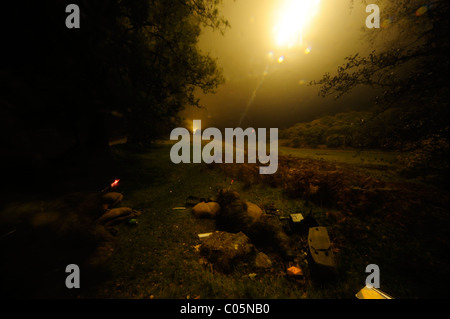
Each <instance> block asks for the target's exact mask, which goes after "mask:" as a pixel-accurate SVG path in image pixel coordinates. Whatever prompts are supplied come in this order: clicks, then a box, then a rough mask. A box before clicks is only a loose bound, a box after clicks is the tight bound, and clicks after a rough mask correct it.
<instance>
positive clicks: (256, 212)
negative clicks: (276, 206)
mask: <svg viewBox="0 0 450 319" xmlns="http://www.w3.org/2000/svg"><path fill="white" fill-rule="evenodd" d="M247 214H248V215H249V216H250V217H252V218H253V221H257V220H259V219H260V218H261V215H262V214H263V211H262V209H261V208H259V207H258V206H257V205H255V204H253V203H250V202H247Z"/></svg>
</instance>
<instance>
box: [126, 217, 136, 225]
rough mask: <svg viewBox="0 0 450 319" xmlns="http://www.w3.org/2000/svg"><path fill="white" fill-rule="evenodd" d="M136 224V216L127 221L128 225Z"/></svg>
mask: <svg viewBox="0 0 450 319" xmlns="http://www.w3.org/2000/svg"><path fill="white" fill-rule="evenodd" d="M137 224H138V220H137V219H136V218H133V219H130V220H129V221H128V225H137Z"/></svg>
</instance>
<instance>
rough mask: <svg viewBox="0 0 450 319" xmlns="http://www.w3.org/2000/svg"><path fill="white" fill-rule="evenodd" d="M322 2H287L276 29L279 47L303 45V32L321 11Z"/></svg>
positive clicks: (303, 0)
mask: <svg viewBox="0 0 450 319" xmlns="http://www.w3.org/2000/svg"><path fill="white" fill-rule="evenodd" d="M319 4H320V0H286V1H284V5H283V6H282V8H281V10H280V14H279V16H278V23H277V25H276V26H275V28H274V33H275V42H276V44H277V45H278V46H287V47H293V46H294V45H296V44H300V45H301V44H302V41H303V40H302V37H303V31H304V29H305V28H306V26H307V25H308V24H309V23H310V22H311V21H312V19H313V18H314V17H315V16H316V15H317V13H318V11H319Z"/></svg>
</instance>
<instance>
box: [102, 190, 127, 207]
mask: <svg viewBox="0 0 450 319" xmlns="http://www.w3.org/2000/svg"><path fill="white" fill-rule="evenodd" d="M122 199H123V195H122V194H120V193H115V192H110V193H106V194H103V195H102V203H103V204H102V208H103V209H104V210H107V209H109V208H113V207H114V206H116V205H117V204H119V203H120V202H121V201H122Z"/></svg>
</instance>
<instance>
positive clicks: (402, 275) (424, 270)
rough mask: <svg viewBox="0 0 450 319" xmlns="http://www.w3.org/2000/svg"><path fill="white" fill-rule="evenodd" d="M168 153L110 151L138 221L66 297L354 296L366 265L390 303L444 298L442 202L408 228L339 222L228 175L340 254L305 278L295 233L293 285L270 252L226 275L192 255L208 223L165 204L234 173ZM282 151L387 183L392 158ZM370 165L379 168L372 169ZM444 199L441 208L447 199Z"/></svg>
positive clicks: (163, 149) (212, 191)
mask: <svg viewBox="0 0 450 319" xmlns="http://www.w3.org/2000/svg"><path fill="white" fill-rule="evenodd" d="M170 147H171V145H170V144H161V145H157V146H154V147H153V148H151V149H147V150H141V149H132V148H130V147H128V146H126V145H115V146H114V147H113V150H114V154H115V158H116V161H117V163H118V165H119V168H120V170H119V173H118V175H120V176H117V178H120V179H121V184H120V185H121V186H120V189H119V190H118V191H120V192H122V193H123V194H124V201H123V202H122V205H123V206H128V207H132V208H133V209H136V210H140V211H142V215H141V216H140V217H139V223H138V225H137V226H129V225H125V224H124V225H120V226H118V229H117V230H118V232H117V235H116V243H117V244H116V247H115V250H114V252H113V254H112V256H111V258H110V259H109V261H108V262H107V264H106V265H105V267H104V268H103V269H102V270H101V272H100V273H97V274H94V275H90V276H89V277H86V276H84V277H82V289H80V290H77V291H71V292H70V294H69V295H68V297H78V298H143V299H162V298H164V299H174V298H176V299H185V298H190V299H195V298H201V299H213V298H263V299H265V298H274V299H291V298H294V299H301V298H315V299H324V298H333V299H334V298H354V295H355V293H356V292H358V291H359V289H361V288H362V287H363V286H364V284H365V278H366V276H367V275H368V274H366V273H365V268H366V266H367V265H369V264H377V265H378V266H379V267H380V270H381V289H382V290H383V291H385V292H387V293H389V294H391V295H392V296H394V297H396V298H442V297H447V298H448V285H447V283H448V212H447V213H445V214H443V213H442V211H443V210H442V205H441V204H440V203H428V204H429V205H436V210H435V213H432V214H429V218H426V219H423V220H420V221H417V223H416V224H417V227H408V225H403V224H402V223H392V221H391V220H389V219H386V218H384V216H383V215H380V214H376V215H367V216H359V215H354V216H350V217H349V216H345V217H346V218H341V217H342V212H340V211H339V210H337V209H333V208H330V207H324V206H322V205H319V204H317V203H316V204H314V203H313V202H311V201H305V200H303V199H301V198H292V197H288V196H287V195H286V193H285V192H284V191H283V189H282V188H281V187H271V186H268V185H266V184H263V183H261V184H253V185H249V183H248V182H245V181H244V180H243V179H241V178H239V176H238V177H233V178H235V182H234V184H233V186H232V187H233V190H235V191H237V192H239V193H240V194H241V196H242V197H244V198H245V199H247V200H249V201H251V202H253V203H255V204H257V205H259V206H260V207H263V208H267V207H273V208H275V209H278V210H279V212H278V213H279V214H280V216H288V215H289V214H290V213H298V212H300V213H303V214H307V213H308V212H311V214H312V216H313V217H314V218H315V219H316V220H317V222H318V223H319V224H320V225H323V226H327V227H328V229H329V234H330V238H331V240H332V242H333V249H334V251H335V252H336V254H337V257H338V265H339V266H338V268H337V275H336V276H335V277H334V278H332V279H329V280H327V281H320V282H319V281H316V280H313V277H312V276H311V274H310V272H309V264H308V259H307V258H306V256H305V253H306V250H307V249H306V238H305V236H300V235H293V236H292V245H293V247H294V248H295V249H294V250H295V252H296V253H297V254H298V256H299V258H298V259H297V265H298V266H300V267H301V268H302V269H303V271H304V276H303V277H302V278H301V279H293V278H291V277H288V276H287V275H286V268H287V267H288V266H290V265H291V264H289V263H287V262H284V261H283V260H281V259H280V258H279V257H278V256H277V255H276V254H272V252H271V251H265V252H266V253H267V254H268V255H269V256H270V257H271V258H272V260H273V267H272V268H271V269H268V270H258V269H255V268H253V266H252V265H250V264H245V263H243V264H240V265H237V268H236V270H235V271H234V272H232V273H231V274H223V273H221V272H218V271H216V270H215V269H214V268H213V267H212V266H211V265H210V264H208V263H207V262H205V260H204V259H203V258H202V256H201V255H200V253H199V251H198V245H199V244H200V243H201V241H200V239H198V236H197V235H198V234H199V233H205V232H211V231H214V230H215V225H214V221H212V220H198V219H195V218H194V217H193V216H192V215H191V212H190V209H186V210H174V209H173V208H175V207H180V206H184V205H185V201H186V199H187V197H188V196H190V195H192V196H197V197H200V198H208V197H213V196H215V195H216V193H217V190H218V189H223V188H228V187H229V185H230V181H231V178H232V177H230V176H226V174H225V173H224V172H223V171H222V170H220V169H214V168H211V167H208V166H207V165H205V164H182V165H175V164H172V163H171V161H170V158H169V153H170ZM280 153H281V154H285V155H286V154H287V153H291V154H292V155H293V156H299V157H305V158H309V159H311V160H313V161H315V160H319V161H326V162H333V163H337V164H339V165H340V164H342V165H344V166H346V167H347V168H348V167H353V168H354V169H355V170H361V171H363V172H366V173H367V174H369V175H371V174H373V172H378V173H379V176H384V177H386V178H393V177H395V173H393V172H394V170H393V169H392V167H393V166H395V165H396V164H395V156H394V154H391V153H376V152H371V153H362V154H358V153H356V152H350V151H349V152H344V151H330V150H292V149H286V148H282V149H281V151H280ZM361 158H363V159H364V161H363V160H362V159H361ZM367 164H369V166H370V167H367V166H366V165H367ZM372 165H379V166H378V169H377V166H372ZM386 167H387V168H386ZM395 178H397V179H398V177H395ZM444 194H446V195H445V196H447V203H448V193H445V192H444ZM444 202H445V200H444ZM23 205H25V204H23ZM340 219H342V220H345V221H342V220H340ZM409 219H410V218H409ZM10 238H13V236H10ZM2 240H3V239H2ZM11 241H12V239H11ZM11 247H12V248H10V249H11V250H13V249H14V248H13V246H11ZM263 251H264V250H263ZM23 267H25V268H26V265H25V266H23ZM28 267H30V266H29V265H28ZM64 276H65V275H63V276H62V277H61V278H64ZM82 276H83V275H82ZM46 278H48V276H47V277H46ZM58 278H59V277H58ZM58 280H59V279H58ZM60 286H61V285H60ZM49 287H52V286H51V285H50V284H49V285H47V289H50V288H49ZM63 290H64V288H63ZM43 296H45V295H43Z"/></svg>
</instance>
